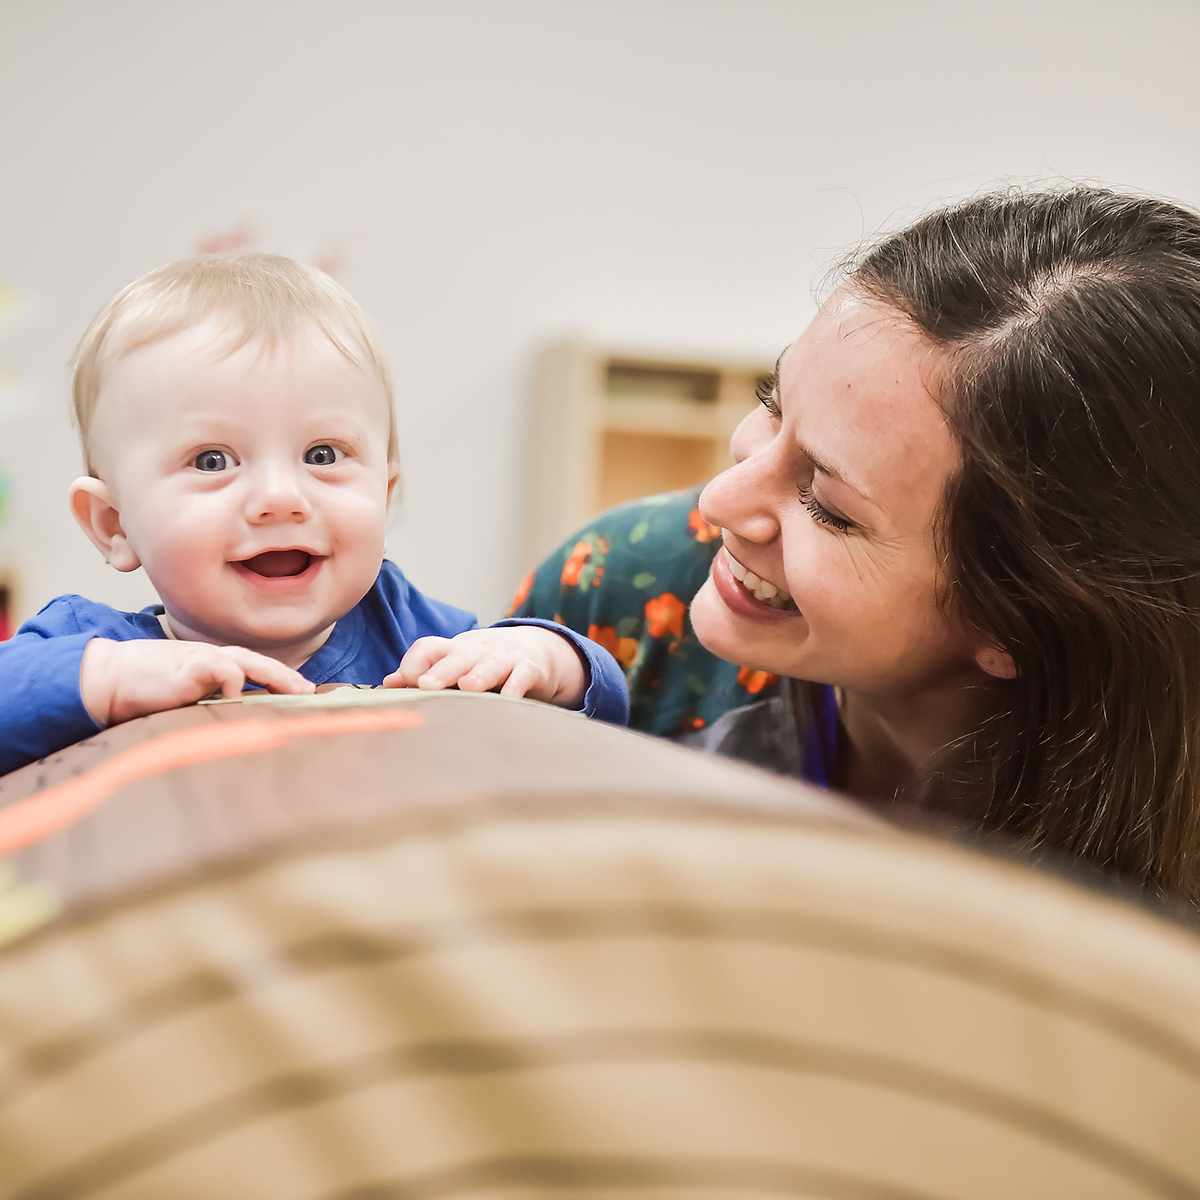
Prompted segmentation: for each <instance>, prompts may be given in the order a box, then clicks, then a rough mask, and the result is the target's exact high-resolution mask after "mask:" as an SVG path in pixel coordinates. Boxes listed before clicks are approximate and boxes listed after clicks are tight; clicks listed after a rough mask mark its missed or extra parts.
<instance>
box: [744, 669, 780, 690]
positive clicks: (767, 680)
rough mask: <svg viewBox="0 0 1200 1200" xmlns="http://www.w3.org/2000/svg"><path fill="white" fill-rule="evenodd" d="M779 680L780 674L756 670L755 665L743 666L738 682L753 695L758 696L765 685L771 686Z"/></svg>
mask: <svg viewBox="0 0 1200 1200" xmlns="http://www.w3.org/2000/svg"><path fill="white" fill-rule="evenodd" d="M778 682H779V676H778V675H772V674H771V672H770V671H756V670H754V668H753V667H743V668H742V669H741V670H740V671H739V672H738V683H740V684H741V685H742V687H744V688H745V689H746V691H748V692H749V693H750V695H752V696H757V695H758V693H759V692H761V691H762V690H763V688H765V687H771V686H772V685H773V684H776V683H778Z"/></svg>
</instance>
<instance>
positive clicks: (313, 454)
mask: <svg viewBox="0 0 1200 1200" xmlns="http://www.w3.org/2000/svg"><path fill="white" fill-rule="evenodd" d="M337 460H338V452H337V451H336V450H335V449H334V448H333V447H332V446H312V447H310V448H309V449H308V450H306V451H305V452H304V461H305V462H306V463H308V465H309V466H310V467H332V466H333V464H334V463H335V462H337Z"/></svg>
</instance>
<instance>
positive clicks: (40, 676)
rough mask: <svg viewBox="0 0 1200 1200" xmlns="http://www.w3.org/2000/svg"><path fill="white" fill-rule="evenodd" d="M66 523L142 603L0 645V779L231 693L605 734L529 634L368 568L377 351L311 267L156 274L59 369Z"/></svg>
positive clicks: (623, 711)
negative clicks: (70, 444)
mask: <svg viewBox="0 0 1200 1200" xmlns="http://www.w3.org/2000/svg"><path fill="white" fill-rule="evenodd" d="M75 363H76V366H75V380H74V401H75V415H76V419H77V421H78V425H79V433H80V437H81V440H82V443H83V453H84V459H85V462H86V466H87V470H88V474H87V475H86V476H85V477H83V478H82V479H77V480H76V481H75V483H74V484H72V486H71V492H70V504H71V509H72V511H73V513H74V514H75V518H76V520H77V521H78V522H79V524H80V526H81V527H82V528H83V531H84V532H85V533H86V534H87V536H88V537H89V538H90V539H91V541H92V542H93V543H94V544H95V545H96V547H97V548H98V549H99V550H100V552H101V553H102V554H103V555H104V557H105V559H106V560H107V561H108V562H109V563H111V564H112V566H114V567H115V568H116V569H117V570H118V571H133V570H136V569H137V568H138V567H139V566H140V567H144V568H145V570H146V574H147V575H148V576H149V578H150V582H151V583H152V584H153V585H154V588H155V590H156V592H157V593H158V596H159V598H160V599H161V601H162V603H161V605H156V606H152V607H150V608H146V609H144V610H143V611H141V612H140V613H125V612H118V611H117V610H115V609H112V608H109V607H108V606H107V605H104V604H98V603H95V602H93V601H90V600H85V599H83V598H82V597H80V596H60V597H59V598H58V599H56V600H54V601H52V602H51V603H50V604H48V605H47V606H46V607H45V608H44V609H42V611H41V612H40V613H39V614H38V615H37V616H36V617H34V618H33V619H32V620H30V621H27V622H26V623H25V624H24V625H23V626H22V627H21V628H20V629H19V630H18V631H17V634H16V636H15V637H13V638H12V639H11V640H10V641H8V642H5V643H3V644H0V772H5V771H11V770H13V769H14V768H16V767H19V766H21V765H23V764H24V763H27V762H30V761H32V760H34V759H37V758H41V757H43V756H45V755H47V754H50V753H52V752H54V751H55V750H59V749H61V748H63V747H64V746H68V745H70V744H72V743H74V742H76V741H79V740H80V739H82V738H85V737H88V736H90V735H91V734H93V733H95V732H96V730H97V729H100V728H103V727H104V726H106V725H112V724H116V723H118V722H120V721H127V720H129V719H130V718H132V717H138V716H142V715H144V714H146V713H152V712H158V711H161V710H163V709H168V708H175V707H177V706H179V705H185V704H191V703H193V702H195V701H197V700H199V699H201V698H203V697H204V696H207V695H209V694H210V693H213V692H215V691H218V690H219V691H220V692H221V693H222V694H223V695H225V696H236V695H239V694H240V693H241V691H242V689H243V687H244V685H245V684H246V683H247V682H248V681H252V682H254V683H257V684H259V685H261V686H262V687H264V688H267V689H269V690H270V691H273V692H293V693H299V692H311V691H312V690H313V689H314V687H316V686H317V685H318V684H321V683H325V682H330V681H338V682H344V683H360V684H383V686H385V687H411V686H416V687H421V688H447V687H451V686H455V685H457V686H458V687H459V688H461V689H462V690H464V691H488V690H491V689H495V688H499V689H500V691H501V693H502V694H503V695H509V696H529V697H531V698H533V699H537V700H546V701H549V702H551V703H554V704H559V705H561V706H563V707H564V708H575V709H579V708H581V709H582V710H583V712H585V713H586V714H588V715H590V716H597V717H600V718H602V719H604V720H608V721H614V722H618V723H623V722H624V721H625V719H626V716H627V714H628V697H627V694H626V690H625V683H624V679H623V677H622V674H621V670H620V668H619V667H618V666H617V664H616V662H615V661H614V660H613V659H612V658H611V657H610V656H609V655H608V653H607V652H606V651H604V650H602V649H601V648H600V647H599V646H598V645H596V643H594V642H591V641H589V640H588V639H586V638H584V637H581V636H579V635H577V634H575V633H573V632H572V631H570V630H568V629H564V628H563V627H561V626H559V625H555V624H553V623H551V622H547V621H538V620H510V621H501V622H499V623H498V624H497V625H493V626H492V627H490V628H488V629H478V628H476V621H475V618H474V617H473V616H472V615H471V614H470V613H467V612H463V611H462V610H460V609H457V608H452V607H450V606H449V605H448V604H443V603H441V602H439V601H437V600H431V599H429V598H428V597H426V596H423V595H422V594H421V593H420V592H418V591H417V590H416V588H414V587H413V586H412V585H411V584H410V583H409V582H408V580H406V579H405V578H404V576H403V574H401V572H400V570H399V568H398V567H396V566H395V564H394V563H391V562H389V561H387V560H385V559H384V557H383V553H384V536H385V532H386V526H387V515H388V507H389V503H390V500H391V497H392V492H393V490H394V488H395V486H396V481H397V478H398V465H397V462H398V459H397V447H396V433H395V422H394V415H393V409H392V388H391V378H390V373H389V369H388V365H387V359H386V355H385V352H384V350H383V347H382V345H381V344H380V341H379V337H378V335H377V334H376V332H375V330H374V328H373V327H372V325H371V323H370V322H369V320H368V319H367V317H366V315H365V314H364V313H363V312H362V311H361V309H359V307H358V306H357V305H356V304H355V302H354V301H353V300H352V299H351V298H350V296H349V295H348V294H347V293H346V292H345V291H344V289H342V288H341V287H340V286H339V285H338V284H336V283H335V282H334V281H333V280H331V279H330V278H328V277H327V276H325V275H323V274H322V273H321V272H319V271H317V270H315V269H312V268H309V267H306V266H303V265H302V264H300V263H297V262H294V261H292V260H290V259H286V258H280V257H275V256H271V255H265V254H246V255H240V256H237V257H228V258H226V257H217V256H213V257H205V258H197V259H190V260H185V261H183V262H178V263H173V264H171V265H169V266H166V267H162V268H160V269H158V270H156V271H151V272H150V274H148V275H146V276H144V277H143V278H141V279H139V280H137V281H136V282H135V283H132V284H130V285H129V287H127V288H125V290H124V291H122V292H120V293H119V294H118V295H117V296H116V297H115V298H114V299H113V300H112V301H111V302H110V303H109V304H108V305H107V306H106V307H105V308H104V309H103V310H102V311H101V312H100V314H99V315H98V316H97V317H96V319H95V320H94V321H93V322H92V324H91V326H90V327H89V329H88V331H87V332H86V333H85V334H84V336H83V340H82V341H81V343H80V345H79V348H78V350H77V351H76V356H75Z"/></svg>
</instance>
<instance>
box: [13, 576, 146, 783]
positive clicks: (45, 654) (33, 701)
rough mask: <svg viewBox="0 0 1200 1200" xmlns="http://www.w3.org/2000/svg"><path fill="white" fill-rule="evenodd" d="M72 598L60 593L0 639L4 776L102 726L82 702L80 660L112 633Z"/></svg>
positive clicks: (88, 734) (78, 739)
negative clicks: (83, 614) (86, 616)
mask: <svg viewBox="0 0 1200 1200" xmlns="http://www.w3.org/2000/svg"><path fill="white" fill-rule="evenodd" d="M72 599H73V598H72V597H67V596H60V597H59V598H58V599H57V600H53V601H51V602H50V603H49V604H48V605H47V606H46V607H45V608H44V609H42V611H41V612H40V613H38V615H37V616H36V617H33V618H32V619H31V620H28V621H26V622H25V623H24V624H23V625H22V626H21V628H20V629H18V630H17V632H16V634H15V635H14V636H13V637H11V638H10V639H9V640H8V641H6V642H0V774H7V773H8V772H9V771H15V770H16V769H17V768H18V767H23V766H24V765H25V764H26V763H30V762H34V761H35V760H37V759H39V758H45V757H46V755H47V754H53V753H54V752H55V751H56V750H62V749H63V748H64V747H66V746H70V745H73V744H74V743H75V742H78V741H82V740H83V739H84V738H87V737H91V736H92V734H94V733H96V732H97V731H98V730H100V729H101V728H102V726H100V725H97V724H96V722H95V721H94V720H93V719H92V716H91V714H90V713H89V712H88V710H87V709H86V708H84V706H83V699H82V697H81V696H80V694H79V663H80V661H81V660H82V658H83V651H84V647H85V646H86V645H87V644H88V642H90V641H91V640H92V638H94V637H106V636H114V633H113V632H106V631H104V630H103V629H102V628H94V627H92V628H89V627H88V622H87V621H86V620H85V621H81V620H80V619H79V614H78V613H77V612H76V609H75V606H74V605H73V604H72V602H71V601H72ZM97 607H102V606H97ZM108 611H110V612H111V611H113V610H108ZM114 615H116V614H115V613H114ZM115 636H118V637H119V636H120V634H119V633H116V634H115ZM125 636H126V637H128V636H129V635H128V634H126V635H125Z"/></svg>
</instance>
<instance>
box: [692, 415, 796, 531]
mask: <svg viewBox="0 0 1200 1200" xmlns="http://www.w3.org/2000/svg"><path fill="white" fill-rule="evenodd" d="M764 416H765V414H760V413H758V412H754V413H751V414H750V415H749V416H747V417H746V418H745V419H744V420H743V421H742V423H741V424H740V425H739V426H738V427H737V429H736V430H735V432H734V435H733V438H732V439H731V441H730V450H731V451H732V453H733V459H734V465H733V466H732V467H729V468H728V469H727V470H725V471H722V472H721V474H720V475H718V476H717V477H716V478H715V479H713V480H710V481H709V483H708V486H707V487H705V489H704V491H703V492H701V494H700V515H701V516H702V517H703V518H704V519H705V520H706V521H707V522H708V523H709V524H710V525H719V526H720V527H721V528H722V529H728V530H729V531H730V533H733V534H735V535H736V536H737V537H740V538H743V539H744V540H745V541H748V542H761V543H767V542H770V541H772V540H774V538H775V537H776V536H777V535H778V533H779V520H778V516H777V512H776V504H777V503H778V491H779V485H778V480H777V478H776V476H777V475H778V473H779V469H780V465H779V463H778V462H777V461H776V459H777V458H778V455H777V454H776V453H775V440H776V439H775V437H774V429H773V427H772V426H771V423H770V421H769V419H768V420H767V421H765V422H764V421H763V420H762V417H764ZM764 426H765V428H764Z"/></svg>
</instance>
